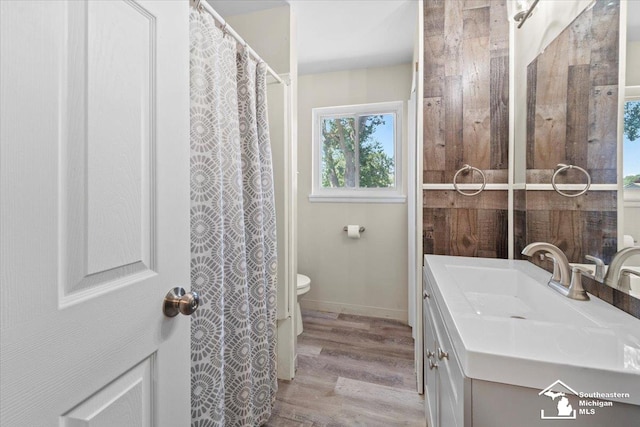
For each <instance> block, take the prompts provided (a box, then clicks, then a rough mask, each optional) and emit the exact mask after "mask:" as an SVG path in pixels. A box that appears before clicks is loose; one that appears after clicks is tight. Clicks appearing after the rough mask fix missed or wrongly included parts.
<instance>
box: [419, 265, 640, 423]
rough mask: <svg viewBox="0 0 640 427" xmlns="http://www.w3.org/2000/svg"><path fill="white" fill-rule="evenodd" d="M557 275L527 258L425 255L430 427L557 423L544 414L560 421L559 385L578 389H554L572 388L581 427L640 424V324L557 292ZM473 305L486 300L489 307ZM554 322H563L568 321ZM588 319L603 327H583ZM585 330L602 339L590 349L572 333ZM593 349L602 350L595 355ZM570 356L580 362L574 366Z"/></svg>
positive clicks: (596, 301)
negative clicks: (553, 282) (553, 278)
mask: <svg viewBox="0 0 640 427" xmlns="http://www.w3.org/2000/svg"><path fill="white" fill-rule="evenodd" d="M548 279H549V273H547V272H546V271H544V270H542V269H540V268H538V267H535V266H534V265H533V264H531V263H529V262H526V261H510V260H498V259H478V258H464V257H448V256H438V255H427V256H425V267H424V270H423V278H422V282H423V288H422V290H423V326H424V327H423V334H424V336H423V343H424V344H423V345H424V348H423V350H424V385H425V413H426V418H427V425H428V427H474V426H475V427H513V426H514V425H517V426H518V427H538V426H546V425H555V424H554V423H555V421H553V420H552V421H549V419H545V418H543V416H547V415H545V414H551V415H549V416H555V415H556V414H558V415H559V411H560V409H559V407H558V406H557V405H558V403H559V401H556V400H555V398H556V397H558V396H556V397H553V398H552V397H551V396H548V395H546V394H543V393H544V391H545V390H547V389H548V390H551V387H555V385H556V383H557V382H558V381H557V380H561V381H562V383H563V384H562V385H563V386H565V384H569V385H570V386H571V387H574V388H575V390H576V392H574V391H573V389H571V388H566V389H565V390H563V389H561V388H560V389H558V388H554V389H553V390H552V391H555V392H558V391H560V392H563V393H564V392H566V391H569V393H567V399H568V400H569V403H570V404H571V405H572V408H573V410H574V413H573V416H574V418H573V420H578V421H579V425H580V427H602V426H603V425H616V426H621V427H632V426H633V427H637V426H639V425H640V424H638V420H640V369H636V368H635V366H640V365H637V362H636V361H635V360H637V359H635V358H636V357H638V356H637V355H636V354H638V355H640V344H639V343H640V332H638V331H640V323H638V322H639V321H638V319H635V318H632V317H631V316H629V315H628V314H626V313H623V312H621V311H620V310H617V309H615V308H612V307H611V306H610V305H608V304H606V303H605V302H604V301H601V300H599V299H598V298H597V297H595V296H594V297H592V299H591V301H589V302H588V303H585V302H583V301H572V300H571V301H570V300H568V299H566V297H564V296H562V295H560V294H558V293H556V292H555V291H553V290H552V289H550V288H549V287H548V286H547V284H546V282H547V281H548ZM512 288H513V289H512ZM470 301H474V302H475V303H477V304H482V309H479V308H477V307H475V308H474V306H472V303H471V302H470ZM492 302H494V303H493V304H492ZM516 303H519V304H520V305H518V304H516ZM522 307H525V308H526V309H527V313H526V314H525V313H523V314H524V315H523V316H514V315H513V313H511V311H510V310H512V309H522ZM562 309H565V310H566V311H565V312H562ZM568 309H570V311H568ZM547 315H548V316H551V317H544V316H547ZM553 316H561V317H560V319H561V321H559V320H557V317H553ZM572 316H573V317H572ZM588 321H593V322H596V323H594V324H587V325H583V323H585V322H588ZM580 328H582V329H580ZM578 330H579V331H580V334H581V335H585V334H588V333H592V334H595V335H593V336H592V340H591V341H590V342H589V343H584V342H582V341H580V340H568V339H567V337H568V336H570V335H567V333H575V332H576V331H578ZM547 343H562V346H558V345H556V346H554V345H551V346H547V345H546V344H547ZM592 343H593V344H592ZM596 343H599V344H596ZM602 343H606V344H607V345H602ZM538 344H539V345H538ZM591 347H593V348H594V349H596V348H597V351H590V352H589V351H585V350H586V349H590V348H591ZM540 349H542V350H540ZM621 352H624V354H625V357H626V359H624V360H622V356H621V354H622V353H621ZM636 352H637V353H636ZM567 355H569V356H571V357H573V360H574V361H576V360H579V361H580V362H579V363H580V365H577V363H574V364H567V363H565V358H566V357H567ZM632 359H633V360H632ZM625 360H626V362H625ZM638 360H640V359H638ZM547 381H548V382H547ZM549 384H550V385H549ZM580 391H586V392H594V391H598V392H615V393H624V394H628V396H627V397H621V398H620V399H618V400H616V399H613V400H611V401H609V400H598V399H597V398H591V397H590V398H583V397H579V396H578V395H579V394H580ZM563 396H564V395H563ZM583 402H586V403H583ZM569 409H571V408H569ZM563 416H565V417H566V415H563ZM563 421H566V420H559V421H558V422H563Z"/></svg>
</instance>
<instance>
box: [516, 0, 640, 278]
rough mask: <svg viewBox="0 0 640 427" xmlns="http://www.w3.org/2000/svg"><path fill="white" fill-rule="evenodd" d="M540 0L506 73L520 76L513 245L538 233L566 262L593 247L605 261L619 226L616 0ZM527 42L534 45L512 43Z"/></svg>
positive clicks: (618, 239) (618, 241)
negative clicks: (513, 68) (530, 53)
mask: <svg viewBox="0 0 640 427" xmlns="http://www.w3.org/2000/svg"><path fill="white" fill-rule="evenodd" d="M554 3H555V4H554ZM629 3H633V2H629ZM624 6H625V7H623V8H622V9H625V8H626V4H625V5H624ZM538 9H539V10H538V11H537V12H538V13H536V16H534V17H533V18H532V19H531V20H532V21H534V20H537V22H535V23H534V22H531V24H528V25H527V26H525V27H523V29H521V30H518V31H519V32H516V34H515V49H516V59H515V63H516V72H515V73H514V74H515V75H516V76H525V75H526V78H523V79H522V80H526V82H520V83H518V82H516V85H515V86H516V87H515V93H516V97H515V98H516V101H515V102H516V106H515V138H514V140H515V144H514V152H515V157H514V166H515V168H514V208H515V209H514V243H515V245H514V246H515V247H514V252H515V255H516V257H519V256H520V252H521V250H522V248H523V247H524V246H525V245H526V244H527V243H530V242H534V241H545V242H550V243H552V244H554V245H556V246H558V247H560V248H561V249H562V250H563V251H564V252H565V253H566V255H567V258H568V259H569V261H570V262H573V263H582V264H588V263H590V262H591V261H589V260H587V259H586V256H587V255H591V256H595V257H597V258H600V259H602V260H604V262H605V263H607V264H608V263H610V262H611V260H612V259H613V257H614V255H615V253H616V252H617V251H618V249H619V248H622V240H623V234H624V233H621V232H622V230H623V226H622V224H621V225H620V226H619V225H618V218H619V216H618V214H619V209H618V206H619V205H618V203H619V199H620V198H621V196H622V195H621V194H620V190H619V186H618V176H619V175H618V173H619V171H618V165H617V159H618V147H619V143H618V141H619V136H621V133H622V132H621V129H620V132H619V126H618V123H619V121H618V117H619V114H618V113H619V109H620V105H621V104H620V102H621V101H622V96H621V93H623V92H621V91H620V82H619V75H620V73H619V64H624V63H625V61H624V60H623V61H619V52H620V51H621V50H620V48H619V47H620V32H619V29H620V13H621V7H620V1H618V0H595V1H590V2H585V1H579V0H575V1H567V2H548V3H546V4H545V5H544V7H539V8H538ZM571 13H573V15H571ZM563 14H564V15H563ZM630 15H631V13H630ZM563 19H564V20H565V21H564V22H563ZM540 28H543V29H544V31H542V32H540V31H539V30H538V29H540ZM536 31H538V32H539V34H537V35H536V34H534V35H532V33H533V32H536ZM526 32H528V33H526ZM527 46H528V47H530V48H535V47H538V54H537V55H536V56H534V57H527V54H526V53H525V54H523V53H518V49H526V47H527ZM622 51H623V52H624V49H623V50H622ZM639 52H640V51H639ZM638 85H639V86H640V81H639V82H638ZM639 94H640V93H639ZM523 111H524V112H523ZM620 123H621V122H620ZM638 144H640V140H639V141H638ZM620 187H621V186H620ZM620 213H621V215H620V217H622V216H623V215H622V214H623V212H620ZM627 221H638V218H637V216H636V217H635V218H634V216H633V215H632V216H627ZM625 225H626V224H625ZM619 233H620V234H619ZM542 262H546V261H542ZM549 267H550V266H549Z"/></svg>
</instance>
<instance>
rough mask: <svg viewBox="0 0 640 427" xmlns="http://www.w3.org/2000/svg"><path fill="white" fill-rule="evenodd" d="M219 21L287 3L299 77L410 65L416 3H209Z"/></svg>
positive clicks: (354, 0) (409, 0) (243, 0)
mask: <svg viewBox="0 0 640 427" xmlns="http://www.w3.org/2000/svg"><path fill="white" fill-rule="evenodd" d="M207 1H208V2H209V3H210V4H211V6H213V8H214V9H215V10H216V11H217V12H218V13H219V14H220V15H222V16H223V17H226V16H232V15H239V14H244V13H250V12H256V11H259V10H264V9H270V8H273V7H278V6H283V5H285V4H287V3H288V4H290V5H291V7H292V9H293V10H294V13H295V16H296V20H297V27H298V30H297V31H298V33H297V46H298V73H299V74H313V73H322V72H329V71H338V70H347V69H357V68H368V67H381V66H388V65H396V64H403V63H409V62H411V61H412V58H413V44H414V40H415V39H414V36H415V32H416V30H417V13H418V2H417V0H207Z"/></svg>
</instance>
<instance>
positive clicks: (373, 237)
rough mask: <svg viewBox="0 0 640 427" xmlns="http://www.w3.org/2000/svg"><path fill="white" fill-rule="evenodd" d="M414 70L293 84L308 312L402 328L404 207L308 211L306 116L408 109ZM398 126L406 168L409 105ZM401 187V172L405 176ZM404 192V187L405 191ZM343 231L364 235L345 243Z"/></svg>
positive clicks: (335, 206) (309, 78)
mask: <svg viewBox="0 0 640 427" xmlns="http://www.w3.org/2000/svg"><path fill="white" fill-rule="evenodd" d="M411 79H412V66H411V64H405V65H398V66H392V67H383V68H372V69H361V70H350V71H340V72H333V73H324V74H312V75H305V76H301V77H300V79H299V82H298V94H299V95H298V129H299V132H298V171H299V175H298V186H299V187H298V188H299V190H298V224H299V225H298V272H300V273H303V274H306V275H308V276H309V277H310V278H311V290H310V291H309V292H308V293H307V294H306V295H304V296H303V297H302V300H301V305H302V306H303V307H306V308H312V309H320V310H327V311H334V312H345V313H352V314H363V315H368V316H375V317H388V318H394V319H399V320H403V321H406V320H407V262H408V260H407V205H406V203H395V204H379V203H371V204H366V203H319V202H315V203H311V202H309V199H308V197H309V194H310V193H311V174H312V166H311V161H312V159H311V155H312V135H311V123H312V118H311V109H312V108H315V107H328V106H338V105H350V104H364V103H372V102H384V101H406V100H407V99H408V98H409V95H410V91H411ZM403 115H404V118H403V120H402V123H403V126H404V127H405V128H404V129H403V131H402V133H403V157H404V158H403V159H402V164H403V165H406V164H408V163H407V161H406V152H407V149H406V135H407V132H406V123H407V120H406V103H405V108H404V114H403ZM403 175H404V176H403V180H404V181H405V182H406V168H404V169H403ZM405 191H406V185H405ZM347 224H360V225H363V226H365V227H366V231H365V232H364V233H362V237H361V239H359V240H356V239H348V238H347V237H346V233H345V232H344V231H343V230H342V229H343V227H344V226H345V225H347Z"/></svg>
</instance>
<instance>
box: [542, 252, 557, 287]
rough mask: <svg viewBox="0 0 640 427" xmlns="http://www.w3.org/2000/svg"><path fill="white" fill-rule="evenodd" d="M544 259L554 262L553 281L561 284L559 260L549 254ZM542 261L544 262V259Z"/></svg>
mask: <svg viewBox="0 0 640 427" xmlns="http://www.w3.org/2000/svg"><path fill="white" fill-rule="evenodd" d="M544 257H545V258H547V259H550V260H551V261H553V275H552V276H551V280H553V281H556V282H560V269H559V268H558V260H557V259H556V257H554V256H553V255H551V254H550V253H548V252H547V253H545V254H544ZM540 260H542V257H540Z"/></svg>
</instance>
